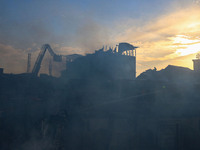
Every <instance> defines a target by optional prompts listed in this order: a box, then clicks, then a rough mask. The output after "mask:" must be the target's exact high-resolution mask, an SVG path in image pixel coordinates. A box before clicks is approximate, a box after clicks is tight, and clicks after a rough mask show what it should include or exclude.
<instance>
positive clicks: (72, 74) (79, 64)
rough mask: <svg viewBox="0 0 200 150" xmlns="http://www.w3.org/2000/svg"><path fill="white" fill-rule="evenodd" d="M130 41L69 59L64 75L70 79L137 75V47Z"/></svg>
mask: <svg viewBox="0 0 200 150" xmlns="http://www.w3.org/2000/svg"><path fill="white" fill-rule="evenodd" d="M136 48H137V47H134V46H132V45H130V44H128V43H120V44H119V46H118V47H116V48H115V49H112V48H109V50H104V48H102V49H99V50H96V51H95V53H93V54H87V55H86V56H82V57H79V58H77V59H75V60H74V61H71V60H70V59H69V60H67V63H66V64H67V66H66V71H65V72H64V74H63V75H64V76H65V77H66V76H67V77H68V78H70V79H72V78H73V79H101V78H102V79H114V80H118V79H127V80H134V79H135V77H136V50H135V49H136Z"/></svg>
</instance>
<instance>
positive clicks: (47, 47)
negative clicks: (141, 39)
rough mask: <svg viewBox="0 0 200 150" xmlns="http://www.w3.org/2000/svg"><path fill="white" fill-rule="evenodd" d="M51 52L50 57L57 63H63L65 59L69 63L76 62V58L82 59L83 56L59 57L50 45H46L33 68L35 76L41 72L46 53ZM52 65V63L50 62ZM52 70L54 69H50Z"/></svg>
mask: <svg viewBox="0 0 200 150" xmlns="http://www.w3.org/2000/svg"><path fill="white" fill-rule="evenodd" d="M47 50H48V51H49V53H50V55H51V56H52V57H53V61H56V62H62V58H63V57H65V59H66V60H67V61H70V62H72V61H74V60H75V59H76V58H78V57H81V56H82V55H79V54H72V55H57V54H56V53H54V51H53V49H52V48H51V46H50V45H49V44H44V45H43V46H42V48H41V51H40V53H39V55H38V57H37V60H36V62H35V65H34V67H33V70H32V74H33V75H35V76H38V73H39V71H40V67H41V63H42V60H43V58H44V55H45V53H46V51H47ZM50 63H52V62H50ZM50 69H52V68H50Z"/></svg>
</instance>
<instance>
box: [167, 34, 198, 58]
mask: <svg viewBox="0 0 200 150" xmlns="http://www.w3.org/2000/svg"><path fill="white" fill-rule="evenodd" d="M171 40H172V42H173V46H172V47H173V48H176V54H177V55H179V56H186V55H189V54H194V53H197V52H199V51H200V39H199V38H195V39H194V38H191V37H189V36H185V35H177V36H176V37H174V38H171Z"/></svg>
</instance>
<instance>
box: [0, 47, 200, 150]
mask: <svg viewBox="0 0 200 150" xmlns="http://www.w3.org/2000/svg"><path fill="white" fill-rule="evenodd" d="M125 45H126V44H125ZM127 47H128V49H130V48H131V46H130V47H129V46H127ZM119 49H120V48H118V52H117V50H116V51H115V50H112V49H110V50H109V51H104V50H103V49H101V50H99V51H96V52H95V53H94V54H89V55H86V56H78V55H71V56H70V57H68V60H67V61H68V64H67V70H66V71H63V73H62V76H61V77H60V78H54V77H52V76H48V75H45V76H44V75H42V76H40V77H37V76H36V75H35V74H18V75H13V74H4V73H3V69H0V83H1V84H0V103H1V105H0V134H1V136H0V149H1V150H13V149H19V150H30V149H33V150H35V149H37V150H66V149H69V150H94V149H95V150H122V149H123V150H147V149H148V150H188V149H190V150H197V149H199V148H200V143H199V141H200V115H199V114H200V103H199V100H200V93H199V88H200V76H199V75H200V74H199V72H198V71H193V70H190V69H188V68H184V67H177V66H171V65H169V66H168V67H167V68H165V69H163V70H161V71H157V70H156V69H149V70H147V71H145V72H144V73H142V74H141V75H140V76H138V77H137V78H135V74H134V71H135V68H134V65H135V64H134V62H135V60H136V58H134V57H135V55H134V56H130V55H132V54H131V52H129V54H128V52H127V53H126V52H125V51H126V50H125V51H123V52H122V53H121V52H120V51H119ZM77 56H78V57H77ZM103 58H105V59H103ZM109 58H110V61H111V62H109ZM118 59H119V62H117V60H118ZM124 59H125V60H124ZM129 59H130V62H131V63H130V65H129V63H128V62H129ZM93 63H94V64H93ZM115 65H116V66H115ZM120 65H121V66H120ZM122 66H123V67H124V68H126V66H128V67H127V68H128V69H127V68H126V69H124V68H123V67H122ZM130 66H132V68H131V69H130ZM117 67H119V70H120V68H121V69H122V71H121V73H122V74H121V75H120V73H119V72H120V71H119V70H117V69H116V70H115V68H117ZM95 68H96V72H95ZM112 68H113V69H114V70H112ZM81 69H82V70H81ZM84 69H85V70H84ZM89 72H93V73H91V74H89ZM126 73H127V74H126Z"/></svg>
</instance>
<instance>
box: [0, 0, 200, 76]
mask: <svg viewBox="0 0 200 150" xmlns="http://www.w3.org/2000/svg"><path fill="white" fill-rule="evenodd" d="M120 42H129V43H131V44H133V45H134V46H138V47H140V48H138V49H137V75H139V74H140V73H141V72H143V71H145V70H147V69H150V68H151V69H152V68H154V67H157V69H158V70H159V69H162V68H165V67H166V66H167V65H169V64H171V65H178V66H183V67H189V68H191V69H192V67H193V64H192V59H193V58H195V56H196V54H197V53H198V52H199V51H200V0H123V1H122V0H73V1H72V0H40V1H39V0H19V1H17V0H1V1H0V68H4V70H5V72H7V73H23V72H25V71H26V64H27V54H28V52H31V53H32V55H33V58H32V66H33V64H34V62H35V59H36V56H37V55H38V53H39V49H40V47H41V46H42V45H43V44H45V43H49V44H50V45H51V46H52V48H53V49H54V50H55V52H56V53H58V54H63V55H67V54H73V53H79V54H86V53H92V52H94V50H96V49H100V48H101V47H102V46H103V45H108V46H115V45H116V44H118V43H120ZM57 65H58V64H57Z"/></svg>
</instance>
